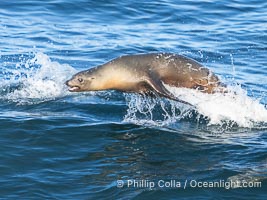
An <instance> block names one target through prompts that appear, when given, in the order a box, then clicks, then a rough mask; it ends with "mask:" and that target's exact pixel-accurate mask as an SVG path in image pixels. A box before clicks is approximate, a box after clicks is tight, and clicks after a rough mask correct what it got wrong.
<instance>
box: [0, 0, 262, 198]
mask: <svg viewBox="0 0 267 200" xmlns="http://www.w3.org/2000/svg"><path fill="white" fill-rule="evenodd" d="M266 23H267V2H266V1H264V0H257V1H255V0H250V1H246V0H234V1H227V0H222V1H210V0H200V1H192V0H181V1H174V0H160V1H139V2H137V1H136V2H135V1H130V0H129V1H126V0H122V1H114V0H99V1H88V0H75V1H74V0H73V1H67V0H47V1H40V0H39V1H38V0H35V1H33V0H21V1H8V0H1V1H0V80H1V81H0V119H1V123H0V152H1V154H0V198H1V199H15V198H19V199H266V198H267V193H266V191H267V151H266V149H267V109H266V104H267V86H266V85H267V84H266V83H267V79H266V76H267V59H266V52H267V26H266ZM148 52H172V53H177V54H182V55H186V56H188V57H191V58H193V59H195V60H197V61H199V62H200V63H202V64H204V65H205V66H207V67H209V68H210V69H211V70H212V71H214V72H215V73H216V74H217V75H218V76H219V77H220V78H221V79H222V80H223V82H225V83H226V84H227V85H228V87H229V88H230V89H231V91H233V92H231V93H229V94H202V93H199V92H196V91H192V90H187V89H177V88H168V89H169V90H170V91H171V92H173V93H174V94H175V95H177V96H179V97H180V98H182V99H184V100H186V101H189V102H190V103H192V104H194V105H197V107H196V109H192V108H190V107H188V106H185V105H182V104H179V103H176V102H173V101H170V100H166V99H151V98H149V97H147V98H144V97H140V96H138V95H134V94H122V93H120V92H116V91H102V92H87V93H70V92H68V90H67V87H66V86H65V85H64V82H65V81H66V80H67V79H68V78H70V77H71V76H72V75H73V74H74V73H76V72H78V71H80V70H85V69H88V68H91V67H94V66H96V65H99V64H102V63H105V62H107V61H109V60H110V59H113V58H115V57H118V56H121V55H126V54H137V53H148ZM217 183H218V184H217ZM229 183H232V184H236V183H240V184H239V185H231V187H230V188H229V187H228V186H229ZM216 184H217V185H216ZM242 184H243V185H242Z"/></svg>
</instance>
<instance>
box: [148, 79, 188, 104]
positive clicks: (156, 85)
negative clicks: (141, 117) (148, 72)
mask: <svg viewBox="0 0 267 200" xmlns="http://www.w3.org/2000/svg"><path fill="white" fill-rule="evenodd" d="M145 82H146V83H147V84H148V85H149V86H150V87H151V88H152V89H153V90H154V91H155V92H156V93H157V94H159V95H160V96H163V97H166V98H169V99H171V100H174V101H178V102H181V103H184V104H187V105H190V106H193V105H192V104H190V103H188V102H186V101H183V100H181V99H178V98H177V97H175V96H174V95H173V94H172V93H170V92H169V91H168V90H167V89H166V87H165V86H164V85H163V84H162V82H161V81H160V80H159V79H153V78H146V79H145Z"/></svg>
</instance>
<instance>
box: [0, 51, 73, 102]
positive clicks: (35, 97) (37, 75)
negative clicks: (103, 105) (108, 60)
mask: <svg viewBox="0 0 267 200" xmlns="http://www.w3.org/2000/svg"><path fill="white" fill-rule="evenodd" d="M29 65H30V66H39V68H38V69H36V68H29V67H28V66H29ZM25 66H26V68H29V70H26V75H27V77H21V78H20V79H19V82H20V85H21V86H20V87H19V88H18V89H15V90H14V91H12V92H10V93H8V94H6V95H5V98H6V99H8V100H12V101H14V102H18V103H21V104H23V103H31V102H36V101H37V102H40V101H46V100H51V99H55V98H58V97H62V96H65V95H66V94H67V90H66V87H65V85H64V82H65V81H66V80H67V79H68V78H69V77H70V76H71V75H73V74H74V73H76V70H75V69H74V68H73V67H71V66H70V65H67V64H59V63H58V62H53V61H51V60H50V58H49V57H48V56H47V55H46V54H44V53H36V54H35V57H34V58H33V59H31V60H28V61H27V62H26V64H25ZM9 84H10V83H9Z"/></svg>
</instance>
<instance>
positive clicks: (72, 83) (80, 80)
mask: <svg viewBox="0 0 267 200" xmlns="http://www.w3.org/2000/svg"><path fill="white" fill-rule="evenodd" d="M96 77H97V76H96V74H95V73H94V70H86V71H82V72H79V73H77V74H74V75H73V76H72V78H71V79H70V80H68V81H66V83H65V84H66V85H67V86H68V87H69V91H70V92H82V91H93V90H97V88H96V86H95V85H96V84H97V83H96Z"/></svg>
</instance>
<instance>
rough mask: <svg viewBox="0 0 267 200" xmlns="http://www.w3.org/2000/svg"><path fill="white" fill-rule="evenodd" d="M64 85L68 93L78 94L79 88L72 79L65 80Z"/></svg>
mask: <svg viewBox="0 0 267 200" xmlns="http://www.w3.org/2000/svg"><path fill="white" fill-rule="evenodd" d="M65 84H66V85H67V86H68V87H69V91H70V92H79V91H80V90H81V88H80V86H79V85H78V84H77V83H76V81H75V80H74V79H73V78H72V79H70V80H67V81H66V82H65Z"/></svg>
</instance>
